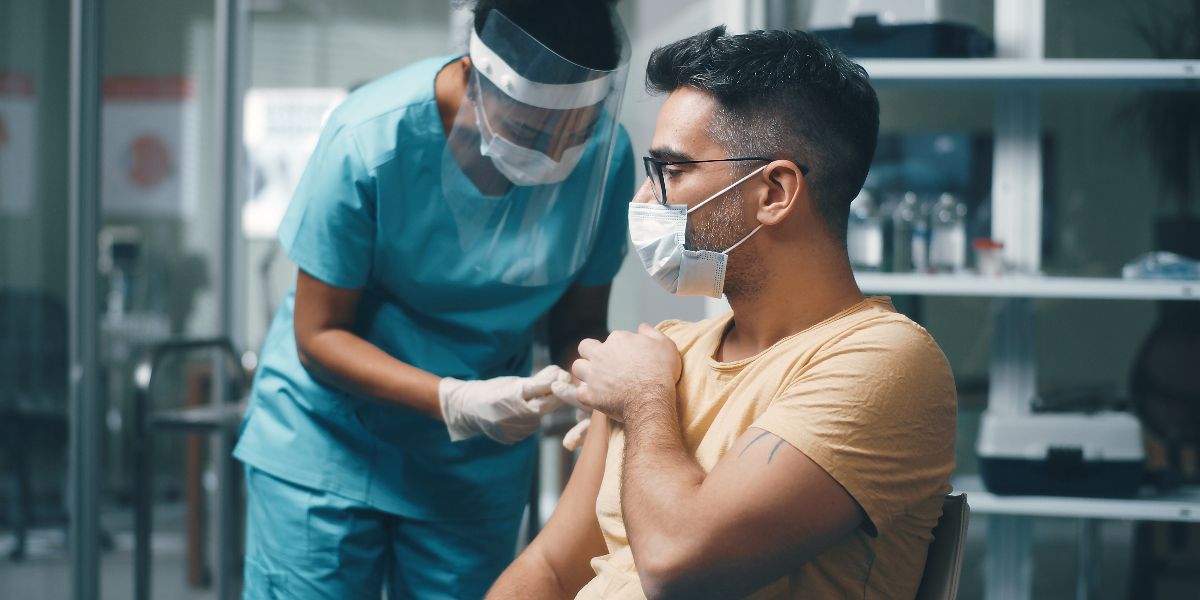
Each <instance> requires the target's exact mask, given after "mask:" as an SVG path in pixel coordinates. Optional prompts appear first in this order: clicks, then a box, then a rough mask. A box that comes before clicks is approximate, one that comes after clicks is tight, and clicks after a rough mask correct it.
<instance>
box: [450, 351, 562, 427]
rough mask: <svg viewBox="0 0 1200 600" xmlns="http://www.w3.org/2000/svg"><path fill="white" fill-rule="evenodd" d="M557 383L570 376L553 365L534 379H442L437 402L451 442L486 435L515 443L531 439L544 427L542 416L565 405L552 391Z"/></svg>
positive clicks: (510, 377) (533, 377)
mask: <svg viewBox="0 0 1200 600" xmlns="http://www.w3.org/2000/svg"><path fill="white" fill-rule="evenodd" d="M556 381H558V382H566V383H569V382H570V381H571V375H570V373H567V372H566V371H564V370H562V369H561V368H559V367H557V366H555V365H550V366H548V367H546V368H545V369H542V370H541V371H538V373H537V374H536V375H534V376H532V377H512V376H509V377H494V378H492V379H484V380H480V381H462V380H460V379H455V378H453V377H444V378H442V381H441V383H440V384H438V402H439V403H440V404H441V407H442V419H443V420H444V421H445V422H446V429H447V430H448V431H449V432H450V440H451V441H454V442H457V441H461V440H465V439H468V438H471V437H474V436H476V435H479V434H483V435H486V436H488V437H490V438H492V439H493V440H496V441H497V442H500V443H503V444H512V443H516V442H519V441H521V440H523V439H525V438H527V437H529V436H530V435H532V434H533V433H534V432H535V431H537V430H538V427H540V426H541V424H542V415H544V414H546V413H548V412H550V411H552V410H554V409H556V408H558V407H559V406H561V405H562V401H561V399H559V398H558V397H556V396H555V395H554V393H553V392H552V391H551V389H550V386H551V384H553V383H554V382H556Z"/></svg>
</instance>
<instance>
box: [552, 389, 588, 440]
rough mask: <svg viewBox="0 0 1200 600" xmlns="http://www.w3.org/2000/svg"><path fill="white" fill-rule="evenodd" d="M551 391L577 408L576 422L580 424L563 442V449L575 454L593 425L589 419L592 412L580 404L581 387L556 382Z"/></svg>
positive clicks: (570, 431)
mask: <svg viewBox="0 0 1200 600" xmlns="http://www.w3.org/2000/svg"><path fill="white" fill-rule="evenodd" d="M550 391H552V392H554V395H555V396H557V397H558V399H560V400H562V401H563V402H565V403H567V404H570V405H571V406H574V407H575V420H577V421H579V422H578V423H576V424H575V426H574V427H572V428H571V429H570V430H568V431H567V434H566V435H564V436H563V441H562V445H563V448H566V449H567V451H569V452H574V451H575V450H577V449H578V448H579V447H580V446H582V445H583V440H584V437H585V436H587V432H588V427H590V426H591V425H592V420H591V419H590V418H589V417H590V416H591V414H592V411H591V410H588V409H587V408H585V407H584V406H583V405H582V404H580V403H579V386H578V385H575V384H573V383H571V382H570V381H556V382H554V383H552V384H550Z"/></svg>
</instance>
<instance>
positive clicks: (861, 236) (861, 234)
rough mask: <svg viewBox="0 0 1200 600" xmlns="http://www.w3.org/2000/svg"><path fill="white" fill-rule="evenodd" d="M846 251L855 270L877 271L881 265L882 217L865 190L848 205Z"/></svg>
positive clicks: (870, 195)
mask: <svg viewBox="0 0 1200 600" xmlns="http://www.w3.org/2000/svg"><path fill="white" fill-rule="evenodd" d="M846 249H847V250H848V252H849V254H850V265H851V266H852V267H854V268H855V269H858V270H862V271H878V270H879V269H880V267H881V266H882V264H883V217H882V216H881V215H880V214H879V205H878V204H877V203H876V202H875V196H874V195H873V194H872V193H871V192H870V191H868V190H866V189H863V190H862V191H861V192H859V193H858V196H857V197H855V198H854V201H853V202H851V203H850V221H849V223H848V225H847V229H846Z"/></svg>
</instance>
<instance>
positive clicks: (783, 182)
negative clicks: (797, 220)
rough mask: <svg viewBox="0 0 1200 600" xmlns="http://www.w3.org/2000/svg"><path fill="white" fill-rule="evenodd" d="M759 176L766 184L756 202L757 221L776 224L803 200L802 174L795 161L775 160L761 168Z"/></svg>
mask: <svg viewBox="0 0 1200 600" xmlns="http://www.w3.org/2000/svg"><path fill="white" fill-rule="evenodd" d="M761 177H762V178H763V181H764V182H765V183H766V184H767V185H766V192H765V193H764V194H763V196H762V198H761V199H760V201H759V204H758V215H757V216H758V222H759V223H762V224H763V225H778V224H779V223H782V222H783V221H784V220H785V219H787V217H788V215H790V214H792V212H793V211H795V210H796V209H797V208H798V207H799V205H800V203H801V202H803V199H804V197H805V194H804V191H805V190H806V189H807V187H806V184H805V180H804V174H803V173H801V172H800V167H798V166H796V163H794V162H792V161H790V160H777V161H774V162H772V163H770V164H769V165H767V168H765V169H763V171H762V173H761Z"/></svg>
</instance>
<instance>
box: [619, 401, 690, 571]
mask: <svg viewBox="0 0 1200 600" xmlns="http://www.w3.org/2000/svg"><path fill="white" fill-rule="evenodd" d="M644 393H647V394H655V395H658V396H659V397H658V398H654V399H651V400H646V401H639V402H636V403H632V404H630V405H627V406H626V410H627V411H630V409H632V412H627V413H626V415H625V461H624V467H623V471H622V475H621V477H622V479H621V507H622V510H623V511H624V516H625V526H626V531H627V533H628V536H629V545H630V547H631V549H632V550H633V554H634V559H635V560H636V561H638V562H639V566H638V569H639V572H640V571H642V565H653V563H652V562H651V561H656V560H659V559H665V560H668V561H669V558H670V557H669V556H668V552H673V551H676V550H678V549H680V546H681V542H682V541H683V540H681V539H680V536H681V535H682V534H683V533H684V532H686V531H687V530H688V529H689V527H694V526H695V524H696V520H695V515H694V512H693V510H692V507H691V503H690V502H689V500H691V499H693V498H695V496H696V494H697V492H698V491H699V489H700V486H701V484H703V483H704V478H705V473H704V470H703V469H701V468H700V465H698V464H696V462H695V461H694V460H693V459H692V457H691V456H689V455H688V452H687V449H686V448H685V446H684V444H683V436H682V434H681V433H680V429H679V416H678V411H677V409H676V405H675V390H674V389H672V388H667V387H665V386H663V387H661V388H659V389H650V390H645V391H644Z"/></svg>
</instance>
